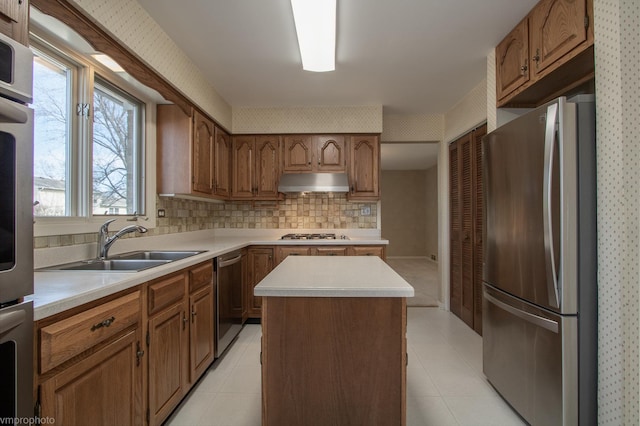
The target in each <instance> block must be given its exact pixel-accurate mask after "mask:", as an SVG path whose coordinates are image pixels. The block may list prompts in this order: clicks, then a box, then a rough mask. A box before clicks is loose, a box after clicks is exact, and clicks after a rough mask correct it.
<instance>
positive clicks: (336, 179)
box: [278, 173, 349, 192]
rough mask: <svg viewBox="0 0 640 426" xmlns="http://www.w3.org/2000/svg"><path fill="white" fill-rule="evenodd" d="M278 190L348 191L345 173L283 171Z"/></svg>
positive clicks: (347, 180)
mask: <svg viewBox="0 0 640 426" xmlns="http://www.w3.org/2000/svg"><path fill="white" fill-rule="evenodd" d="M278 191H279V192H349V179H348V178H347V174H346V173H284V174H283V175H282V176H280V184H279V185H278Z"/></svg>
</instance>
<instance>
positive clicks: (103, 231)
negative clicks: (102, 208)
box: [97, 219, 147, 260]
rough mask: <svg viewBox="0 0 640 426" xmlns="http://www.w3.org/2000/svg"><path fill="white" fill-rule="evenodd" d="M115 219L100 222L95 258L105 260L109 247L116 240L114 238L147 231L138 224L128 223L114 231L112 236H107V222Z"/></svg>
mask: <svg viewBox="0 0 640 426" xmlns="http://www.w3.org/2000/svg"><path fill="white" fill-rule="evenodd" d="M115 221H116V219H109V220H108V221H106V222H105V223H103V224H102V226H101V227H100V230H99V231H98V255H97V258H98V259H100V260H105V259H106V258H107V257H108V256H109V249H110V248H111V246H112V245H113V243H115V242H116V240H117V239H118V238H120V237H122V236H123V235H124V234H128V233H130V232H140V233H142V234H144V233H145V232H147V228H145V227H144V226H140V225H129V226H125V227H124V228H122V229H121V230H119V231H118V232H116V233H115V234H114V235H113V236H111V237H109V224H110V223H111V222H115Z"/></svg>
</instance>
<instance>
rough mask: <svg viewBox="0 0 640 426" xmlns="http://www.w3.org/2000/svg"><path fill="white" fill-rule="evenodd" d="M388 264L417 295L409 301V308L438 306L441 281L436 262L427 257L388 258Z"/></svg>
mask: <svg viewBox="0 0 640 426" xmlns="http://www.w3.org/2000/svg"><path fill="white" fill-rule="evenodd" d="M387 264H388V265H389V266H391V268H393V270H394V271H396V272H397V273H398V274H399V275H400V276H401V277H402V278H404V279H405V280H407V282H408V283H409V284H411V285H412V286H413V289H414V290H415V295H414V296H413V297H411V298H409V299H407V306H438V300H440V280H439V278H438V264H437V263H436V262H432V261H431V260H429V259H427V258H426V257H388V258H387Z"/></svg>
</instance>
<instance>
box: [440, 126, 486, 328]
mask: <svg viewBox="0 0 640 426" xmlns="http://www.w3.org/2000/svg"><path fill="white" fill-rule="evenodd" d="M486 133H487V127H486V125H484V126H482V127H479V128H478V129H475V130H474V131H472V132H470V133H468V134H466V135H465V136H463V137H461V138H460V139H458V140H456V141H454V142H453V143H452V144H451V145H450V146H449V190H450V193H449V203H450V204H449V212H450V247H451V255H450V308H451V312H453V313H454V314H456V315H457V316H459V317H460V318H461V319H462V320H463V321H464V322H465V323H467V324H468V325H469V326H470V327H471V328H473V329H474V330H475V331H476V332H477V333H480V334H482V255H483V252H482V250H483V246H482V227H483V216H482V215H483V205H482V203H483V193H482V137H483V136H484V135H485V134H486Z"/></svg>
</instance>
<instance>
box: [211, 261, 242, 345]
mask: <svg viewBox="0 0 640 426" xmlns="http://www.w3.org/2000/svg"><path fill="white" fill-rule="evenodd" d="M215 267H216V282H217V286H216V355H215V357H216V358H219V357H220V356H221V355H222V353H223V352H224V350H225V349H226V348H227V347H228V346H229V345H230V344H231V342H232V341H233V339H234V338H235V337H236V336H237V335H238V333H240V330H242V305H243V303H242V299H243V297H242V251H234V252H231V253H227V254H223V255H221V256H218V257H217V258H216V263H215Z"/></svg>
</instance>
